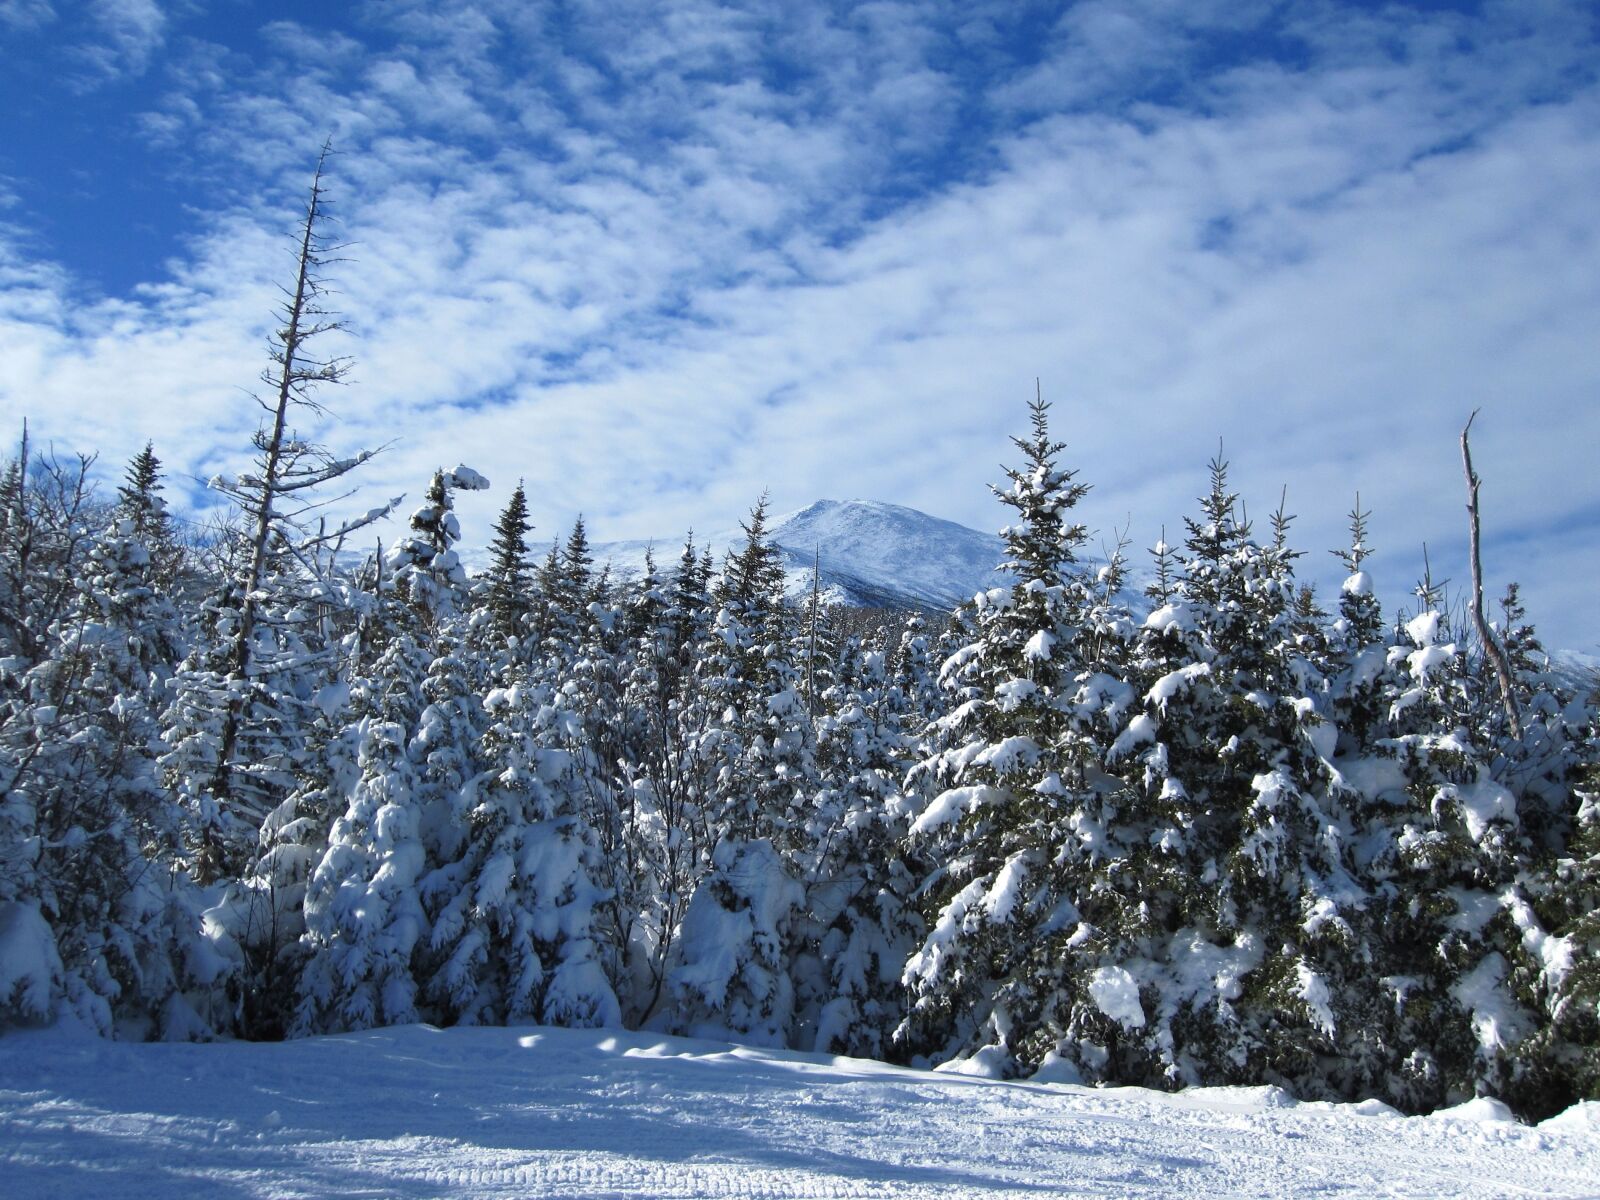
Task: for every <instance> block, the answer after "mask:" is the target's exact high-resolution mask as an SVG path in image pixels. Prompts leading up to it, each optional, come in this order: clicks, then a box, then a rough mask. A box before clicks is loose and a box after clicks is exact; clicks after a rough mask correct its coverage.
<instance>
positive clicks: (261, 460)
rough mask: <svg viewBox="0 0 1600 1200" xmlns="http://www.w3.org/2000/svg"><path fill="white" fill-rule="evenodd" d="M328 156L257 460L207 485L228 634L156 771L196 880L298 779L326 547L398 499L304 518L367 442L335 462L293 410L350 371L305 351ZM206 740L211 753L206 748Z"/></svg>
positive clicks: (338, 592)
mask: <svg viewBox="0 0 1600 1200" xmlns="http://www.w3.org/2000/svg"><path fill="white" fill-rule="evenodd" d="M327 154H328V148H327V147H324V148H323V152H322V155H321V156H320V157H319V158H318V160H317V167H316V171H315V173H314V175H313V177H312V183H311V189H310V195H309V198H308V200H307V204H306V209H305V213H304V216H303V217H302V218H301V220H300V223H299V227H298V233H297V236H296V243H297V253H296V265H295V281H294V284H293V285H292V286H291V287H290V288H288V289H287V290H286V292H285V299H284V303H283V306H282V308H281V310H280V314H279V321H280V324H279V325H278V327H277V328H276V330H275V331H274V333H273V335H272V338H271V344H270V349H269V355H270V360H271V361H270V363H269V365H268V367H267V369H266V370H265V371H264V372H263V373H262V382H263V383H264V384H265V385H266V387H267V389H268V390H267V392H266V393H265V394H263V395H259V396H257V397H255V399H256V403H257V404H258V405H259V406H260V407H261V409H262V411H263V413H264V414H265V415H264V418H263V423H262V425H261V427H260V428H259V429H258V430H257V431H256V434H255V437H254V446H255V457H254V462H253V464H252V466H251V468H250V469H249V470H248V471H246V472H244V473H241V474H240V475H238V476H236V477H233V478H224V477H221V476H219V477H217V478H215V479H213V481H212V486H213V487H214V488H216V489H217V490H218V491H220V492H221V493H222V494H223V495H225V496H227V497H228V498H229V499H230V500H232V501H233V503H234V504H235V506H236V507H237V511H238V516H239V518H240V526H241V527H240V528H239V530H238V531H237V532H238V541H237V544H236V546H235V547H234V554H233V556H232V561H231V563H230V577H229V578H228V579H227V580H226V581H225V582H224V584H223V586H222V589H221V592H220V595H219V600H218V605H217V607H218V609H219V610H223V611H219V613H218V617H219V619H218V620H217V622H216V623H215V624H214V625H213V629H212V632H213V634H214V635H215V636H218V637H220V638H222V639H223V640H222V642H221V644H219V645H216V646H214V647H212V648H211V649H210V652H209V653H207V652H206V651H205V650H204V649H203V650H202V651H201V653H200V654H199V655H198V656H197V657H196V658H195V659H194V660H193V661H192V662H190V663H187V664H185V668H184V670H182V671H180V673H179V678H178V680H177V683H176V689H175V691H176V694H175V697H174V708H173V717H172V720H171V722H170V726H171V730H170V732H169V734H168V740H169V743H171V744H172V751H171V753H169V755H168V756H167V760H166V762H165V770H166V773H167V776H168V781H169V783H170V785H171V786H173V787H174V788H175V789H176V790H177V791H178V793H179V795H180V796H181V797H182V798H183V801H184V802H185V804H186V805H187V806H188V807H189V808H190V809H191V811H192V812H193V813H194V814H195V816H196V818H197V821H196V823H197V825H198V827H199V829H200V830H201V834H200V841H199V844H198V845H197V846H196V847H195V849H194V866H195V870H196V873H197V875H198V877H199V878H200V879H201V880H202V882H210V881H212V880H215V879H217V878H219V877H222V876H228V875H237V874H238V873H239V871H240V869H241V868H242V867H243V865H244V862H245V860H246V858H247V857H248V855H249V852H250V847H251V843H252V841H253V840H254V834H255V831H256V829H257V828H258V827H259V825H260V823H261V820H262V819H263V818H264V817H265V816H266V815H267V814H268V813H269V812H271V811H272V810H273V809H274V808H275V807H276V806H277V804H278V803H279V802H280V801H281V800H282V798H283V797H284V795H286V794H287V792H288V791H289V790H290V789H291V787H292V786H293V774H294V770H295V766H296V759H297V757H298V752H299V750H300V741H301V736H302V732H301V728H300V726H301V724H302V721H303V719H304V717H305V716H306V713H307V711H308V707H309V705H310V704H311V701H312V697H313V696H314V694H315V693H316V691H317V690H318V688H319V687H321V686H323V685H324V684H325V683H326V682H327V681H328V679H329V677H330V676H331V674H332V668H333V666H334V663H333V658H332V655H331V654H330V653H329V651H328V645H327V642H328V637H327V635H328V633H329V630H328V629H327V628H326V623H327V620H328V617H329V615H330V613H331V612H332V611H334V610H337V609H338V608H339V607H340V605H341V597H342V594H343V589H342V587H341V586H340V583H339V581H338V580H337V578H336V554H335V551H336V550H337V548H338V547H340V546H341V545H342V544H343V541H344V539H345V537H346V536H347V535H348V534H350V533H351V532H353V531H355V530H356V529H359V528H361V527H363V526H365V525H367V524H369V523H370V522H372V521H374V520H377V519H378V518H379V517H382V516H384V515H385V514H387V513H388V511H389V510H390V508H392V507H393V504H392V503H391V504H389V505H384V506H382V507H380V508H377V509H374V510H372V511H370V512H368V513H367V514H365V515H364V516H362V517H358V518H355V519H352V520H349V521H345V522H342V523H339V524H338V525H336V526H335V527H334V528H332V529H329V528H327V526H326V523H325V522H321V521H318V522H317V523H316V524H315V525H313V524H312V521H313V520H314V519H315V517H314V514H316V513H318V511H319V510H321V509H322V508H324V507H325V506H326V504H327V503H328V502H329V498H328V497H327V495H326V489H327V487H328V485H330V484H333V483H335V482H336V481H338V480H340V479H342V478H343V477H344V476H346V475H348V474H349V473H350V472H351V471H353V470H355V469H356V468H357V467H358V466H360V465H361V464H362V463H364V462H365V461H366V460H367V459H368V458H370V457H371V456H372V454H373V453H374V451H362V452H361V453H359V454H357V455H355V456H354V457H351V458H337V457H335V456H334V455H332V454H331V453H330V452H328V451H327V450H326V449H324V448H323V447H321V446H319V445H317V444H315V443H313V442H310V441H308V440H306V439H305V438H303V437H301V436H300V435H299V434H298V433H297V432H296V431H295V429H294V427H293V424H292V421H293V419H294V418H295V417H296V416H297V415H312V414H317V413H320V412H321V411H322V407H321V405H320V403H319V402H318V400H317V398H316V393H317V389H318V388H319V387H321V386H323V385H327V384H337V383H339V382H340V381H341V380H342V379H343V378H344V377H345V375H346V374H347V372H348V370H349V360H348V359H345V358H341V357H337V356H321V357H319V356H318V355H317V354H316V353H315V349H314V347H315V344H316V342H317V339H319V338H322V337H325V336H327V335H330V334H333V333H335V332H336V331H338V330H339V329H340V328H341V326H340V323H339V322H338V321H337V320H335V319H333V317H332V316H331V314H330V313H329V311H328V310H327V309H326V308H325V307H324V300H325V298H326V295H327V287H326V282H325V279H324V277H323V276H322V273H321V272H322V271H323V269H324V268H326V267H327V265H328V264H329V263H330V262H331V261H333V254H334V248H333V247H331V246H330V244H329V242H328V240H327V238H326V236H325V234H324V232H323V228H324V222H325V220H326V199H325V188H324V186H323V182H322V172H323V167H324V164H325V162H326V159H327ZM208 710H210V712H209V716H208V715H207V714H208ZM197 733H199V734H200V737H199V740H198V742H197V738H196V734H197ZM213 739H214V746H215V748H214V751H213V750H212V749H211V748H210V747H209V746H202V743H209V742H211V741H212V740H213Z"/></svg>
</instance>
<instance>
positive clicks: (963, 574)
mask: <svg viewBox="0 0 1600 1200" xmlns="http://www.w3.org/2000/svg"><path fill="white" fill-rule="evenodd" d="M770 530H771V540H772V542H773V543H774V544H775V545H777V546H779V547H781V548H782V550H783V557H784V566H785V569H786V572H787V575H788V590H789V593H790V594H791V595H792V596H795V597H797V598H798V597H799V596H801V595H803V594H805V593H806V592H807V591H809V589H810V587H811V565H812V561H813V555H816V556H817V559H818V565H819V569H820V570H819V573H820V574H821V576H822V585H823V587H824V588H825V589H827V590H828V592H829V594H830V597H831V598H832V599H833V600H834V601H836V602H842V603H846V604H854V605H862V606H867V607H877V606H883V607H891V608H921V609H929V610H934V611H940V612H942V611H945V610H947V609H950V608H953V607H955V605H956V604H958V603H959V602H961V601H963V600H968V599H971V597H972V594H973V593H974V592H976V591H978V590H979V589H980V588H985V587H993V586H995V583H996V582H997V580H996V576H995V566H996V564H998V563H999V562H1000V560H1001V558H1002V557H1003V556H1004V553H1005V548H1004V545H1003V543H1002V542H1001V541H1000V539H999V538H998V537H996V536H995V535H993V534H989V533H979V532H978V531H977V530H975V529H968V528H967V527H966V526H965V525H957V524H956V523H955V522H954V521H944V520H940V519H939V518H938V517H930V516H929V515H928V514H927V513H923V512H918V511H917V510H916V509H914V508H905V507H902V506H901V505H898V504H883V503H880V502H878V501H875V500H844V501H840V500H818V501H817V502H816V503H815V504H812V505H809V506H807V507H806V508H802V509H800V510H799V511H798V512H792V513H785V514H782V515H779V516H775V517H774V518H773V519H772V521H771V525H770ZM695 542H696V545H697V546H700V547H702V548H704V547H710V549H711V552H712V555H713V557H714V559H715V560H716V561H717V562H718V563H719V564H720V563H721V561H722V556H723V554H724V553H726V552H727V551H728V550H730V549H733V550H737V549H738V548H739V546H741V545H742V544H743V543H744V533H743V531H741V530H739V529H737V528H735V529H729V530H723V531H721V532H719V533H714V534H711V535H709V536H707V537H703V538H702V537H696V539H695ZM652 545H653V546H654V550H655V557H656V564H657V567H658V568H659V569H662V570H667V569H670V568H671V567H672V566H673V565H674V564H675V563H676V562H677V559H678V554H679V553H680V552H681V550H682V548H683V542H682V539H681V538H662V539H659V540H657V541H655V542H653V543H652V542H642V541H635V542H602V543H599V544H597V545H596V546H595V547H594V555H595V561H596V562H597V563H602V562H610V563H611V564H612V567H613V569H614V570H615V571H617V572H619V573H620V574H623V575H625V576H636V575H638V574H639V573H640V572H641V571H642V570H643V569H644V556H645V550H646V549H647V548H648V547H650V546H652Z"/></svg>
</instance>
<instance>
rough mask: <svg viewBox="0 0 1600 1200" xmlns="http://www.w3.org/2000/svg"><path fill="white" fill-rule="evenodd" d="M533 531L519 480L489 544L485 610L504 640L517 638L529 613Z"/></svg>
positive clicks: (525, 497) (497, 522) (525, 498)
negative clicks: (530, 534)
mask: <svg viewBox="0 0 1600 1200" xmlns="http://www.w3.org/2000/svg"><path fill="white" fill-rule="evenodd" d="M532 528H533V526H532V525H531V524H529V522H528V497H527V494H526V493H525V492H524V491H523V489H522V481H521V480H520V479H519V480H518V481H517V486H516V489H515V490H514V491H513V492H512V493H511V499H510V500H508V501H506V506H505V509H504V510H503V511H502V512H501V514H500V519H499V520H498V521H496V522H495V527H494V540H493V541H492V542H490V543H489V569H488V572H487V573H486V577H487V580H488V587H487V590H486V592H485V596H484V606H485V608H486V609H487V611H488V613H489V615H490V618H491V619H492V621H493V624H494V629H495V631H496V632H497V633H498V634H499V635H500V636H501V637H502V638H509V637H515V636H517V634H518V633H519V632H520V626H521V623H522V619H523V617H524V616H525V615H526V614H527V612H528V606H529V592H530V588H531V581H530V576H529V574H528V531H529V530H530V529H532Z"/></svg>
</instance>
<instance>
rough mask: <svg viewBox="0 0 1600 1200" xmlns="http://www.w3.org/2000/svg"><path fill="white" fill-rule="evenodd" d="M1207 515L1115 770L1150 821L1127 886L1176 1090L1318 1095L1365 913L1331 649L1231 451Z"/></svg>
mask: <svg viewBox="0 0 1600 1200" xmlns="http://www.w3.org/2000/svg"><path fill="white" fill-rule="evenodd" d="M1200 506H1201V515H1200V517H1199V518H1198V519H1188V520H1187V521H1186V524H1187V526H1188V536H1187V538H1186V541H1185V551H1186V552H1185V553H1184V554H1183V555H1181V556H1179V558H1178V561H1179V565H1180V567H1181V570H1180V572H1179V573H1178V574H1177V575H1176V576H1175V577H1174V576H1171V575H1170V574H1169V575H1167V576H1166V577H1165V578H1164V579H1161V580H1159V581H1158V586H1159V587H1160V590H1161V593H1162V594H1164V596H1165V603H1162V604H1161V605H1160V606H1159V607H1158V608H1156V609H1155V611H1154V612H1152V613H1151V615H1150V616H1149V617H1148V618H1147V620H1146V621H1145V623H1144V626H1143V628H1142V629H1141V630H1140V635H1139V639H1138V644H1137V647H1136V649H1135V651H1134V662H1133V672H1132V679H1133V681H1134V682H1135V685H1136V687H1137V689H1138V691H1139V693H1140V695H1141V697H1142V699H1141V702H1140V704H1139V705H1138V706H1137V708H1136V709H1135V710H1134V715H1133V717H1132V719H1131V720H1129V721H1128V723H1127V726H1126V728H1125V729H1124V731H1123V732H1122V734H1121V735H1120V736H1119V737H1118V739H1117V741H1116V743H1115V744H1114V745H1113V747H1112V752H1111V755H1110V756H1109V757H1110V761H1111V763H1112V764H1113V765H1114V766H1115V768H1116V769H1117V770H1118V771H1119V772H1120V773H1122V774H1123V776H1124V778H1126V779H1127V780H1128V781H1129V783H1130V784H1131V785H1132V786H1134V787H1135V788H1136V789H1137V790H1138V791H1139V792H1140V793H1141V802H1140V803H1139V804H1138V805H1137V806H1136V809H1135V811H1136V812H1137V814H1138V816H1139V819H1140V820H1141V821H1143V822H1145V823H1147V826H1148V832H1147V833H1141V834H1140V835H1139V836H1138V837H1137V838H1135V839H1133V841H1132V844H1133V845H1134V846H1135V847H1136V848H1137V852H1136V854H1135V855H1134V857H1133V861H1132V862H1131V863H1130V868H1129V875H1128V877H1129V878H1130V879H1133V880H1137V881H1138V888H1137V892H1136V893H1135V894H1137V895H1140V896H1141V897H1142V898H1141V899H1140V901H1139V904H1138V907H1137V908H1136V909H1135V910H1133V911H1132V912H1131V913H1130V914H1129V915H1130V916H1133V917H1136V919H1137V925H1138V927H1139V928H1140V930H1141V933H1142V937H1143V940H1144V942H1145V944H1146V945H1147V946H1148V947H1149V953H1150V955H1151V957H1152V958H1153V959H1154V960H1155V961H1156V962H1159V963H1161V964H1162V967H1161V969H1160V970H1158V971H1156V972H1155V975H1154V978H1153V979H1152V983H1153V985H1154V986H1153V987H1152V988H1151V989H1150V990H1149V993H1148V995H1147V1000H1148V1004H1147V1005H1146V1009H1147V1012H1146V1016H1147V1019H1148V1020H1149V1021H1150V1022H1151V1024H1152V1025H1153V1026H1154V1037H1153V1045H1154V1046H1155V1047H1156V1048H1157V1049H1158V1050H1159V1057H1160V1061H1161V1081H1162V1082H1165V1083H1167V1084H1169V1085H1170V1084H1175V1083H1192V1082H1199V1081H1244V1080H1251V1081H1263V1080H1265V1081H1270V1082H1277V1083H1284V1084H1288V1085H1290V1086H1293V1087H1297V1088H1300V1089H1302V1090H1306V1089H1310V1090H1311V1091H1313V1092H1317V1091H1318V1090H1319V1089H1320V1088H1321V1087H1322V1082H1321V1079H1320V1069H1321V1068H1320V1063H1319V1055H1324V1054H1327V1053H1329V1052H1330V1050H1329V1046H1330V1039H1331V1038H1333V1037H1334V1036H1335V1034H1336V1032H1337V1030H1338V1029H1339V1027H1340V1011H1339V999H1340V998H1339V997H1338V996H1337V995H1335V994H1333V992H1332V991H1331V989H1330V986H1329V981H1328V978H1327V972H1328V969H1329V964H1330V963H1335V964H1336V963H1339V962H1341V961H1342V960H1343V958H1344V956H1346V955H1347V954H1348V953H1349V952H1350V947H1349V945H1348V942H1347V938H1346V933H1347V927H1346V923H1345V921H1344V919H1343V915H1342V910H1341V905H1342V904H1345V903H1350V904H1355V905H1358V906H1359V904H1360V895H1359V892H1358V891H1356V890H1355V889H1353V888H1352V887H1351V886H1350V883H1349V872H1348V853H1349V851H1348V831H1347V829H1346V828H1345V824H1344V820H1343V817H1342V814H1341V811H1340V804H1339V801H1338V798H1337V795H1336V793H1335V792H1334V790H1333V789H1332V788H1331V787H1330V782H1331V780H1332V775H1331V772H1330V769H1329V767H1328V765H1327V763H1326V759H1327V757H1328V756H1329V755H1330V754H1331V753H1332V751H1333V728H1332V726H1331V725H1329V724H1328V722H1327V719H1326V716H1325V713H1324V709H1325V707H1326V702H1325V698H1324V695H1323V693H1324V690H1325V688H1324V683H1323V672H1322V669H1321V667H1320V666H1319V659H1320V654H1319V650H1318V647H1319V646H1320V640H1321V639H1320V637H1319V636H1317V635H1316V634H1315V632H1314V631H1315V626H1316V621H1315V609H1314V606H1308V605H1307V604H1306V603H1305V601H1304V599H1303V597H1302V593H1301V590H1300V589H1299V588H1298V587H1297V585H1296V584H1295V581H1294V577H1293V567H1292V564H1293V559H1294V557H1295V554H1294V552H1293V551H1291V550H1289V548H1288V546H1287V538H1286V532H1287V524H1288V520H1289V518H1288V517H1287V516H1285V515H1283V514H1282V511H1281V510H1280V514H1279V516H1278V518H1276V519H1275V521H1274V527H1275V529H1274V534H1275V536H1274V538H1273V540H1272V542H1271V543H1269V544H1267V545H1265V546H1263V545H1260V544H1258V543H1257V542H1255V541H1254V539H1253V538H1252V537H1251V531H1250V527H1249V525H1248V523H1247V522H1246V521H1244V520H1243V519H1242V518H1241V517H1240V516H1239V512H1238V506H1237V498H1236V497H1235V495H1234V494H1233V493H1231V492H1230V491H1229V490H1228V487H1227V464H1226V463H1225V462H1224V461H1223V460H1222V459H1221V457H1220V455H1219V456H1218V457H1217V458H1215V459H1213V460H1212V463H1211V486H1210V489H1209V491H1208V493H1207V494H1206V495H1205V496H1203V497H1202V498H1201V501H1200ZM1168 556H1169V552H1168V551H1167V550H1166V547H1165V545H1164V543H1163V544H1162V545H1161V546H1159V547H1158V560H1162V559H1167V558H1168ZM1156 598H1157V599H1160V598H1161V596H1160V595H1158V596H1157V597H1156ZM1308 630H1310V632H1308Z"/></svg>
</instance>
